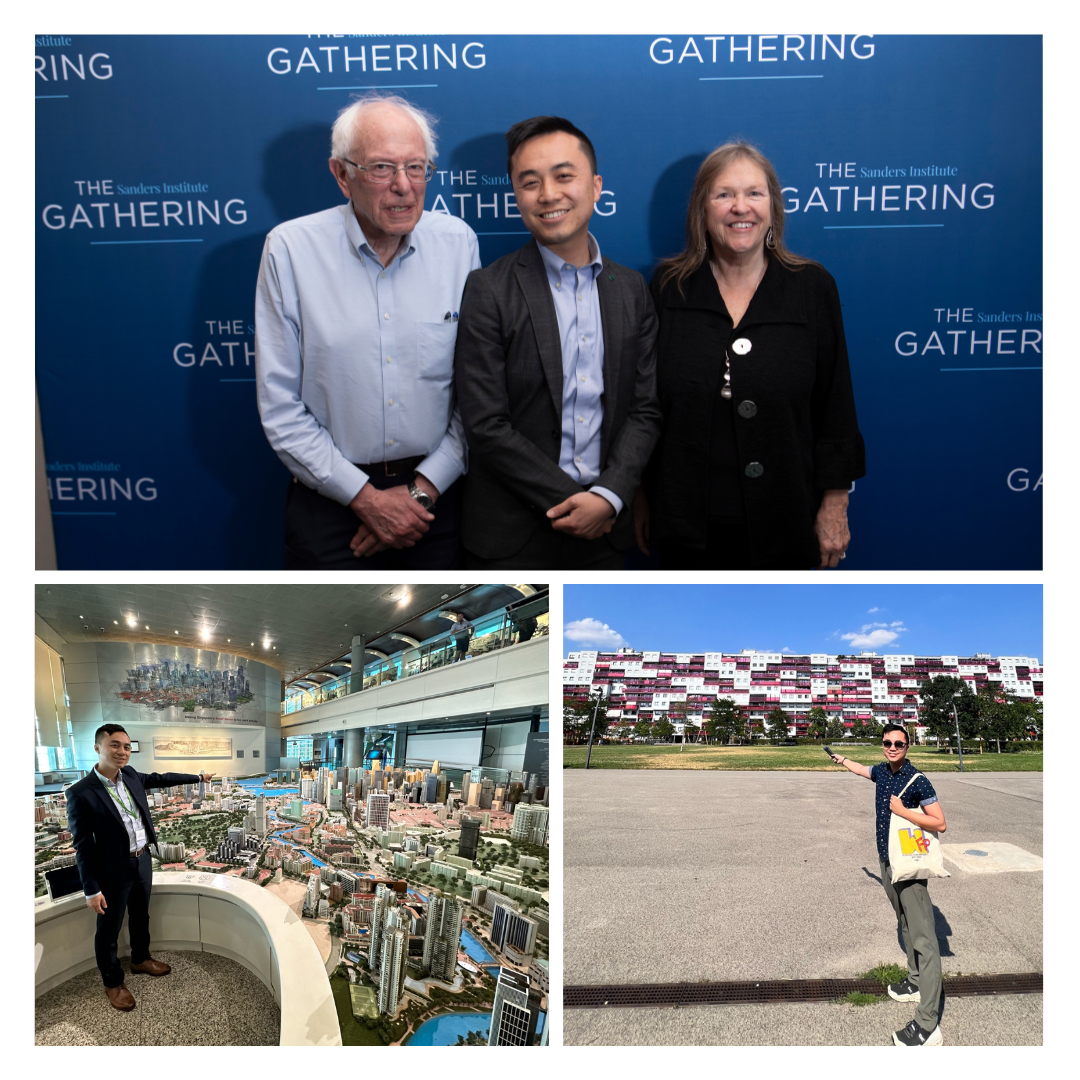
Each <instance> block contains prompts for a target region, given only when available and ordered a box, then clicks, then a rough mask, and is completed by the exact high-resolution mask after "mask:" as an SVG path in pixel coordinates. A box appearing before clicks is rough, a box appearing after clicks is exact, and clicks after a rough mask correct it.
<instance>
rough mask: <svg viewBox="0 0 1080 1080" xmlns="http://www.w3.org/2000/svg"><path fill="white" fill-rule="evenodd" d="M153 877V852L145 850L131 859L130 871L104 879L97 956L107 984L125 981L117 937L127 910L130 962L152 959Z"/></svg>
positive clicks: (115, 984) (97, 937)
mask: <svg viewBox="0 0 1080 1080" xmlns="http://www.w3.org/2000/svg"><path fill="white" fill-rule="evenodd" d="M151 880H152V871H151V861H150V852H149V851H144V852H143V853H142V854H141V855H140V856H139V857H138V858H137V859H135V858H132V859H128V863H127V871H126V873H125V874H124V875H123V877H122V878H121V879H120V880H119V881H114V882H112V883H110V884H106V883H105V882H101V894H102V896H104V897H105V910H104V911H103V912H102V913H101V914H100V915H99V916H98V917H97V933H96V934H95V935H94V956H95V957H96V958H97V966H98V970H99V971H100V972H101V979H102V981H103V982H104V983H105V985H106V986H119V985H120V984H121V983H122V982H123V981H124V969H123V968H122V967H121V966H120V961H119V960H117V958H116V939H117V937H118V936H119V935H120V927H121V926H122V925H123V922H124V912H125V911H126V912H127V913H128V937H129V938H130V939H131V962H132V963H133V964H141V963H142V962H143V961H144V960H149V959H150V883H151Z"/></svg>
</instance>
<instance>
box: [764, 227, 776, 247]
mask: <svg viewBox="0 0 1080 1080" xmlns="http://www.w3.org/2000/svg"><path fill="white" fill-rule="evenodd" d="M765 246H766V247H767V248H768V249H769V250H770V251H773V250H774V249H775V248H776V237H775V236H773V231H772V226H771V225H770V226H769V231H768V232H767V233H766V234H765Z"/></svg>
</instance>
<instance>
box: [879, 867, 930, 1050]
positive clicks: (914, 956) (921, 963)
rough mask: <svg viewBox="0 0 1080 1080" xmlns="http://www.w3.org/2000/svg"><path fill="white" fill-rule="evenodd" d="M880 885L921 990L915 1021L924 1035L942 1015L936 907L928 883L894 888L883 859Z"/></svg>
mask: <svg viewBox="0 0 1080 1080" xmlns="http://www.w3.org/2000/svg"><path fill="white" fill-rule="evenodd" d="M878 866H879V867H880V869H881V884H882V885H884V886H885V895H886V896H888V898H889V903H890V904H892V907H893V911H894V912H895V913H896V921H897V923H898V924H899V926H900V933H901V935H902V937H903V939H904V948H905V950H906V951H907V961H908V979H909V980H910V981H911V984H912V985H913V986H917V987H918V988H919V1004H918V1007H917V1008H916V1009H915V1020H916V1021H917V1023H918V1025H919V1027H921V1028H922V1029H923V1031H933V1030H934V1028H936V1027H937V1026H938V1018H939V1016H940V1013H941V990H942V988H941V952H940V950H939V949H938V939H937V929H936V927H935V926H934V905H933V904H932V903H931V902H930V893H929V891H928V890H927V888H926V882H925V881H898V882H896V884H895V885H894V884H893V880H892V870H891V869H890V868H889V864H888V863H887V862H885V860H884V859H882V858H881V856H880V855H879V856H878Z"/></svg>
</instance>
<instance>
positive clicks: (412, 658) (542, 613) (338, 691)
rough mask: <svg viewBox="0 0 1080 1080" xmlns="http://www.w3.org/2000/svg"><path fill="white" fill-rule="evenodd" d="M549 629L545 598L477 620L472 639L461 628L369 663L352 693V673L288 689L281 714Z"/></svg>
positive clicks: (408, 675)
mask: <svg viewBox="0 0 1080 1080" xmlns="http://www.w3.org/2000/svg"><path fill="white" fill-rule="evenodd" d="M549 628H550V626H549V617H548V597H547V594H546V593H544V594H543V595H541V596H537V597H531V598H529V599H528V600H525V601H523V602H522V603H520V604H517V605H515V606H514V607H511V608H505V609H503V610H502V611H495V612H492V613H491V614H490V615H484V616H481V617H480V618H478V619H474V620H473V622H472V627H471V629H472V633H471V634H466V633H462V631H461V630H460V629H458V628H456V627H455V628H453V629H451V630H448V631H447V632H446V633H445V634H442V635H440V636H439V637H437V638H433V639H432V640H431V641H425V642H424V643H423V644H421V645H417V646H415V647H409V648H406V649H404V650H403V651H402V652H400V653H396V654H395V655H394V656H391V657H390V658H389V659H387V660H377V661H375V663H373V664H368V665H367V666H366V667H365V668H364V678H363V683H362V685H361V686H360V687H359V688H358V689H356V690H354V689H353V688H352V675H351V674H349V675H342V676H340V677H339V678H337V679H331V680H330V681H328V682H324V683H322V685H320V686H317V687H311V688H308V689H298V688H295V687H287V688H286V690H285V700H284V701H283V702H282V703H281V712H282V715H288V714H289V713H295V712H300V711H301V710H303V709H310V708H311V707H312V706H314V705H322V704H323V703H324V702H326V701H334V700H335V699H336V698H340V697H345V696H346V695H347V694H350V693H362V692H363V691H364V690H370V689H372V688H373V687H376V686H382V685H383V684H385V683H391V682H398V681H400V680H401V679H407V678H409V677H411V676H413V675H422V674H424V673H425V672H428V671H435V670H437V669H438V668H441V667H447V666H448V665H450V664H457V663H461V662H463V661H466V660H470V659H475V658H476V657H479V656H484V655H486V654H487V653H490V652H495V651H496V650H498V649H505V648H506V647H507V646H509V645H517V644H519V643H521V642H523V641H528V640H529V639H530V638H534V637H544V636H546V635H547V633H548V631H549Z"/></svg>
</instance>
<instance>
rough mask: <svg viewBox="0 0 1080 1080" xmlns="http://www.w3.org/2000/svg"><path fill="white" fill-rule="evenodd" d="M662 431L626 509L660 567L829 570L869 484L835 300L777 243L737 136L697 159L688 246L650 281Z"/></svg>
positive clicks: (772, 203)
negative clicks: (852, 492) (855, 487)
mask: <svg viewBox="0 0 1080 1080" xmlns="http://www.w3.org/2000/svg"><path fill="white" fill-rule="evenodd" d="M651 289H652V295H653V300H654V302H655V304H656V310H657V314H658V315H659V319H660V336H659V340H658V343H657V348H658V357H657V390H658V393H659V397H660V404H661V408H662V410H663V414H664V427H663V433H662V434H661V436H660V441H659V443H658V444H657V447H656V450H655V452H654V454H653V457H652V460H651V461H650V463H649V466H648V468H647V469H646V472H645V478H644V481H643V484H642V487H641V488H640V489H639V491H638V493H637V496H636V498H635V500H634V517H635V525H636V529H637V540H638V546H639V547H640V548H641V550H642V551H644V552H645V553H648V551H649V548H650V545H656V546H657V547H658V548H659V552H660V559H661V563H662V566H663V567H664V569H670V570H682V569H702V568H705V569H792V570H796V569H808V568H810V567H820V568H822V569H824V568H826V567H835V566H837V565H838V564H839V561H840V560H841V559H843V558H844V557H845V554H846V551H847V546H848V542H849V540H850V533H849V531H848V523H847V504H848V490H849V488H850V487H851V484H852V483H853V481H855V480H856V479H858V478H859V477H860V476H863V475H864V474H865V471H866V469H865V463H864V459H865V451H864V447H863V440H862V436H861V435H860V433H859V427H858V422H857V420H856V417H855V399H854V394H853V392H852V386H851V372H850V369H849V367H848V357H847V346H846V344H845V341H844V325H843V320H842V318H841V314H840V296H839V293H838V292H837V288H836V282H835V281H833V279H832V276H831V275H830V274H829V273H828V271H826V270H825V268H824V267H822V266H821V265H819V264H818V263H815V262H812V261H810V260H809V259H803V258H800V257H799V256H797V255H793V254H792V253H791V252H789V251H788V250H787V248H786V247H785V246H784V201H783V196H782V194H781V190H780V181H779V180H778V179H777V176H776V170H775V169H774V168H773V166H772V164H771V163H770V162H769V160H768V158H766V157H765V156H764V155H763V154H762V153H761V152H760V151H758V150H756V149H755V148H754V147H752V146H750V145H749V144H748V143H744V142H733V143H727V144H725V145H724V146H721V147H719V148H718V149H716V150H714V151H713V152H712V153H711V154H709V156H708V157H707V158H706V159H705V160H704V161H703V162H702V164H701V167H700V168H699V169H698V173H697V178H696V180H695V181H694V189H693V192H692V194H691V196H690V206H689V210H688V212H687V216H686V249H685V250H684V251H683V252H682V253H681V254H679V255H676V256H675V257H674V258H671V259H667V260H665V261H664V262H662V263H661V264H660V266H659V267H658V268H657V270H656V273H655V274H654V275H653V279H652V284H651Z"/></svg>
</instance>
